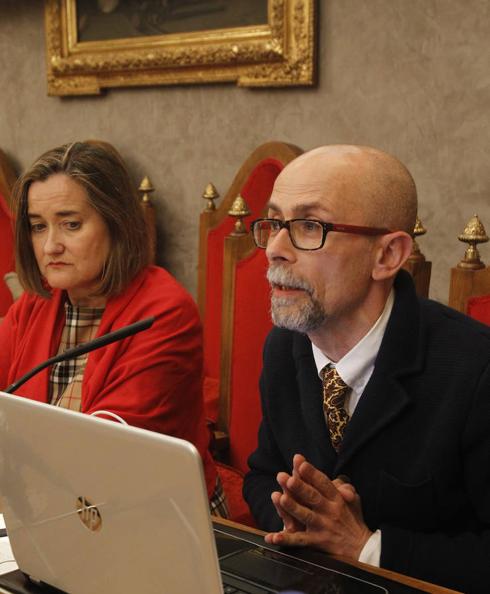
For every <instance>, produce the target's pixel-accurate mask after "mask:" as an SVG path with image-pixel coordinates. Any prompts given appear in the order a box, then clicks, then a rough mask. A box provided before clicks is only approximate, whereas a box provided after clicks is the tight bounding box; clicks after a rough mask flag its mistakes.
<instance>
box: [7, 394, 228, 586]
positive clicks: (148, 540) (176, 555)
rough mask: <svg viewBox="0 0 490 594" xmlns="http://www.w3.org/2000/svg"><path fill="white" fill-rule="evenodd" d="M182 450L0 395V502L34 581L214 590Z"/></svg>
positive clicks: (164, 439) (192, 473)
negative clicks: (0, 497) (0, 499)
mask: <svg viewBox="0 0 490 594" xmlns="http://www.w3.org/2000/svg"><path fill="white" fill-rule="evenodd" d="M204 484H205V483H204V477H203V470H202V465H201V459H200V456H199V454H198V452H197V450H196V449H195V448H194V446H193V445H192V444H190V443H188V442H186V441H183V440H180V439H176V438H172V437H168V436H165V435H161V434H157V433H152V432H150V431H144V430H142V429H137V428H134V427H129V426H126V425H121V424H118V423H115V422H112V421H107V420H103V419H99V418H95V417H90V416H87V415H82V414H79V413H74V412H71V411H67V410H64V409H59V408H55V407H53V406H50V405H46V404H41V403H38V402H34V401H31V400H28V399H25V398H20V397H16V396H11V395H7V394H4V393H3V392H0V493H1V495H2V503H1V504H0V505H1V507H2V508H3V512H4V517H5V522H6V525H7V530H8V535H9V540H10V544H11V546H12V550H13V553H14V555H15V559H16V561H17V564H18V566H19V568H20V569H21V570H22V571H23V572H24V573H26V574H28V575H29V576H30V577H31V578H32V579H34V580H38V581H42V582H44V583H47V584H50V585H51V586H55V587H56V588H59V589H61V590H63V591H65V592H69V593H70V594H78V593H80V594H99V593H100V594H109V593H111V592H114V593H115V592H117V593H118V594H124V593H126V592H127V593H131V594H135V593H138V594H150V593H158V594H166V593H168V594H190V593H194V592H199V593H202V594H216V593H219V592H222V585H221V578H220V573H219V565H218V559H217V555H216V548H215V541H214V537H213V532H212V525H211V520H210V516H209V512H208V499H207V495H206V491H205V487H204Z"/></svg>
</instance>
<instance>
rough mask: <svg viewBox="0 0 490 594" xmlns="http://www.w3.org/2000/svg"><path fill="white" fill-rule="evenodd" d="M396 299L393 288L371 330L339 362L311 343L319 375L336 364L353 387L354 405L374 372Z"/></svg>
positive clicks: (342, 376)
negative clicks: (324, 369) (332, 359)
mask: <svg viewBox="0 0 490 594" xmlns="http://www.w3.org/2000/svg"><path fill="white" fill-rule="evenodd" d="M394 301H395V292H394V290H393V289H391V292H390V294H389V296H388V299H387V300H386V303H385V306H384V309H383V311H382V313H381V315H380V316H379V318H378V319H377V320H376V322H375V323H374V325H373V326H372V327H371V329H370V330H369V332H368V333H367V334H366V335H365V336H364V337H363V338H362V339H361V340H360V341H359V342H358V343H357V344H356V345H355V346H354V347H353V348H352V349H351V350H350V351H349V352H348V353H346V354H345V355H344V356H343V357H342V359H340V360H339V361H337V363H335V362H334V361H331V360H330V359H329V358H328V357H326V356H325V355H324V354H323V353H322V351H321V350H320V349H319V348H318V347H317V346H315V345H314V344H313V343H312V344H311V347H312V350H313V357H314V359H315V364H316V368H317V371H318V375H319V376H320V372H321V370H322V369H323V368H324V367H325V365H330V364H332V365H334V367H335V368H336V369H337V371H338V373H339V375H340V377H341V378H342V379H343V380H344V382H345V383H346V384H347V385H348V386H349V387H350V388H351V389H352V392H353V397H354V400H355V402H354V403H353V404H354V406H355V405H356V404H357V401H358V399H359V397H360V396H361V394H362V392H363V391H364V388H365V387H366V384H367V383H368V381H369V378H370V377H371V374H372V373H373V370H374V362H375V360H376V357H377V355H378V351H379V347H380V346H381V341H382V340H383V336H384V333H385V330H386V326H387V324H388V320H389V318H390V315H391V310H392V309H393V303H394ZM320 379H321V376H320Z"/></svg>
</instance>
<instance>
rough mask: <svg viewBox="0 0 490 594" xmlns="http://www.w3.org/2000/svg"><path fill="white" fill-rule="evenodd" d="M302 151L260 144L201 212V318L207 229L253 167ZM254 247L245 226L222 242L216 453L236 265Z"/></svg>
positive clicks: (227, 387)
mask: <svg viewBox="0 0 490 594" xmlns="http://www.w3.org/2000/svg"><path fill="white" fill-rule="evenodd" d="M302 152H303V151H302V150H301V149H299V148H298V147H296V146H294V145H289V144H285V143H282V142H267V143H265V144H263V145H261V146H259V147H258V148H257V149H256V150H255V151H254V152H253V153H252V154H251V155H250V157H249V158H248V159H247V160H246V161H245V162H244V163H243V165H242V166H241V167H240V169H239V171H238V173H237V174H236V176H235V179H234V180H233V182H232V184H231V186H230V188H229V190H228V192H227V193H226V195H225V196H224V198H223V200H222V202H221V204H220V205H219V207H218V208H211V207H210V205H208V208H206V210H205V211H204V212H202V213H201V218H200V229H199V265H198V306H199V311H200V314H201V319H203V320H204V319H205V312H206V307H208V306H210V304H207V303H206V274H207V260H208V253H207V250H208V244H207V240H208V234H209V232H210V231H212V230H213V229H215V228H217V227H218V226H219V225H221V224H222V223H223V221H224V220H225V219H226V218H227V217H229V216H230V215H229V211H230V209H231V208H232V205H233V203H234V201H235V199H236V198H237V197H238V196H239V194H240V192H241V190H242V188H243V186H244V184H245V183H246V182H247V180H248V178H249V176H250V174H251V172H252V171H253V170H254V169H255V167H257V166H258V165H259V164H260V163H261V162H262V161H264V160H265V159H267V158H273V159H276V160H278V161H280V162H282V163H284V164H287V163H289V162H290V161H292V160H293V159H295V158H296V157H297V156H299V155H300V154H301V153H302ZM237 227H238V225H237ZM256 249H257V248H256V246H255V244H254V242H253V239H252V237H251V235H250V234H249V233H248V232H247V231H246V230H245V229H243V230H241V231H239V230H237V228H235V230H233V231H232V232H231V233H230V234H229V235H228V236H227V237H225V239H224V242H223V279H222V281H223V288H222V296H223V297H222V304H221V308H222V315H221V349H220V353H221V364H220V378H219V382H220V387H219V411H218V420H217V426H216V429H215V431H214V436H215V444H214V447H215V449H216V450H217V451H218V452H220V451H221V452H222V451H223V450H226V449H227V446H228V430H229V423H230V413H231V398H232V395H231V373H232V357H233V353H232V344H233V325H234V302H235V278H236V267H237V265H238V264H239V263H240V262H243V261H244V260H245V259H246V258H248V257H250V256H251V255H252V254H253V253H254V252H255V250H256ZM225 458H226V456H225Z"/></svg>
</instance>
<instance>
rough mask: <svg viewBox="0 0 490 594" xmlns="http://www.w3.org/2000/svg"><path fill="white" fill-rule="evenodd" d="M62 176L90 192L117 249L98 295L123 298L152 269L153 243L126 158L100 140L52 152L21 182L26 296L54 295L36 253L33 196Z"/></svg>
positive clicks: (17, 190)
mask: <svg viewBox="0 0 490 594" xmlns="http://www.w3.org/2000/svg"><path fill="white" fill-rule="evenodd" d="M57 173H62V174H64V175H67V176H68V177H70V178H71V179H73V180H74V181H76V182H77V183H78V184H80V185H81V186H82V187H83V188H84V189H85V191H86V193H87V197H88V201H89V204H90V205H91V206H92V207H93V208H94V209H95V210H96V211H97V212H98V213H99V214H100V215H101V216H102V218H103V219H104V221H105V223H106V225H107V228H108V230H109V234H110V240H111V249H110V253H109V256H108V258H107V261H106V262H105V265H104V269H103V272H102V275H101V279H100V284H99V287H98V290H97V293H96V294H97V295H104V296H106V297H110V296H113V295H117V294H118V293H120V292H121V291H123V290H124V289H125V288H126V287H127V285H128V284H129V283H130V282H131V280H132V279H133V278H134V277H135V276H136V274H137V273H138V272H139V271H140V270H141V269H142V268H144V267H145V266H147V265H148V263H149V250H148V238H147V231H146V225H145V219H144V215H143V209H142V208H141V204H140V202H139V200H138V196H137V193H136V190H135V188H134V187H133V184H132V183H131V180H130V177H129V174H128V171H127V169H126V166H125V164H124V161H123V160H122V157H121V156H120V155H119V153H118V152H117V151H116V149H115V148H114V147H113V146H112V145H110V144H109V143H106V142H103V141H97V140H88V141H86V142H74V143H71V144H65V145H62V146H59V147H56V148H54V149H52V150H50V151H47V152H46V153H44V154H43V155H41V156H40V157H39V158H38V159H37V160H36V161H35V162H34V164H33V165H32V166H31V167H30V168H29V169H28V170H27V171H26V172H25V173H24V174H23V175H22V176H21V177H20V178H19V179H18V180H17V183H16V184H15V186H14V189H13V196H12V198H13V200H12V201H13V209H14V215H15V222H16V224H15V253H16V264H17V272H18V275H19V279H20V281H21V283H22V285H23V286H24V288H25V289H26V290H28V291H30V292H33V293H37V294H38V295H41V296H43V297H47V296H49V295H50V293H49V292H48V291H47V290H46V287H45V283H44V282H43V278H42V276H41V273H40V271H39V267H38V265H37V262H36V258H35V256H34V250H33V247H32V241H31V227H30V223H29V218H28V194H29V188H30V187H31V184H32V183H33V182H36V181H45V180H47V179H48V178H49V177H50V176H51V175H54V174H57Z"/></svg>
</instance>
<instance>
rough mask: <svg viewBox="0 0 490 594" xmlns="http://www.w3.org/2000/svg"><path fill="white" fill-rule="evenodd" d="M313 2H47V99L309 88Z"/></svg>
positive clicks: (312, 64)
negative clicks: (126, 92)
mask: <svg viewBox="0 0 490 594" xmlns="http://www.w3.org/2000/svg"><path fill="white" fill-rule="evenodd" d="M315 19H316V0H165V1H162V0H45V30H46V53H47V70H48V94H50V95H87V94H97V93H100V92H101V90H102V89H104V88H110V87H127V86H148V85H172V84H188V83H212V82H236V83H237V84H238V85H240V86H248V87H266V86H274V87H277V86H290V85H303V86H304V85H313V84H314V82H315V43H316V40H315Z"/></svg>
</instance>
